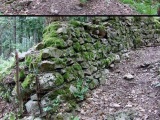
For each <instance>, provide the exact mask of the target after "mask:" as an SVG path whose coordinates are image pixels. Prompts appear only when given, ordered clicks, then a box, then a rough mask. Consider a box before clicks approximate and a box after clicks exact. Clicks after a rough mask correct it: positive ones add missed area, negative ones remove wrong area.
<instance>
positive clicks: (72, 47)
mask: <svg viewBox="0 0 160 120" xmlns="http://www.w3.org/2000/svg"><path fill="white" fill-rule="evenodd" d="M159 42H160V23H159V22H158V20H154V18H146V17H101V18H94V19H93V20H92V22H88V23H83V22H79V21H71V22H69V23H65V22H54V23H52V24H50V25H49V26H48V27H46V29H45V30H44V35H43V41H42V42H41V43H39V44H38V45H37V46H36V47H35V48H34V49H35V51H33V52H31V53H30V54H27V55H26V56H25V60H24V63H25V69H24V70H23V69H22V71H24V73H25V78H24V79H23V80H22V89H23V92H24V93H23V94H24V96H27V95H29V96H31V95H32V94H33V93H35V88H36V84H35V76H36V75H37V76H38V79H39V83H40V86H41V87H40V88H41V92H42V93H40V94H41V104H42V107H43V110H44V112H46V113H49V111H50V110H51V111H52V112H53V111H54V112H55V113H56V112H66V111H67V112H70V111H72V110H73V109H74V108H76V106H77V105H76V103H77V102H79V101H81V100H84V99H85V95H86V92H87V91H89V90H92V89H94V88H96V87H97V86H98V85H100V84H103V83H105V80H106V77H107V73H108V70H107V68H108V67H109V66H110V64H112V63H115V62H119V61H120V54H121V52H124V51H126V50H128V49H135V48H138V47H141V46H151V45H159ZM28 71H29V72H28ZM56 100H57V101H58V105H57V104H56V105H57V106H61V107H57V106H56V107H55V106H53V104H55V102H57V101H56ZM31 101H33V100H32V99H31V100H30V101H29V103H31V104H32V102H31ZM33 102H34V103H35V101H33ZM27 105H28V102H27V104H26V107H27V110H29V111H28V112H30V113H32V114H35V113H37V114H38V113H39V111H34V110H32V108H28V106H27ZM60 108H63V111H61V110H60ZM61 117H62V118H63V117H64V116H63V115H62V116H61ZM54 119H56V118H55V116H54Z"/></svg>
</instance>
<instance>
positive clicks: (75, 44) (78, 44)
mask: <svg viewBox="0 0 160 120" xmlns="http://www.w3.org/2000/svg"><path fill="white" fill-rule="evenodd" d="M73 48H74V50H75V51H76V52H80V51H81V50H82V48H81V45H80V43H79V42H76V43H74V45H73Z"/></svg>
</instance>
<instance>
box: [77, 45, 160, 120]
mask: <svg viewBox="0 0 160 120" xmlns="http://www.w3.org/2000/svg"><path fill="white" fill-rule="evenodd" d="M159 68H160V47H148V48H143V49H140V50H136V51H131V52H130V53H129V59H124V58H123V60H122V61H121V62H120V63H118V64H117V65H116V67H115V69H114V70H113V71H110V72H109V75H108V80H107V81H106V84H104V85H102V86H100V87H99V88H98V89H96V90H94V92H93V93H92V94H91V97H89V98H87V100H86V101H85V102H83V103H82V109H81V111H80V113H79V116H80V118H81V120H160V89H159V88H158V87H157V88H156V87H155V86H154V85H155V84H156V83H158V81H159V80H160V76H158V74H157V71H158V70H159ZM126 73H131V74H133V76H134V79H133V80H131V81H127V80H125V79H124V78H123V76H124V75H125V74H126Z"/></svg>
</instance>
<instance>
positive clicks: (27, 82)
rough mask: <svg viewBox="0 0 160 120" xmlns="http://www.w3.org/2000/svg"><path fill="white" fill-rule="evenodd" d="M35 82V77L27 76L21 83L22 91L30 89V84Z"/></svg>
mask: <svg viewBox="0 0 160 120" xmlns="http://www.w3.org/2000/svg"><path fill="white" fill-rule="evenodd" d="M34 80H35V76H34V75H33V74H28V75H27V76H26V78H25V79H24V81H23V82H22V87H23V89H30V84H31V83H32V82H33V81H34Z"/></svg>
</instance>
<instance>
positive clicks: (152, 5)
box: [121, 0, 159, 15]
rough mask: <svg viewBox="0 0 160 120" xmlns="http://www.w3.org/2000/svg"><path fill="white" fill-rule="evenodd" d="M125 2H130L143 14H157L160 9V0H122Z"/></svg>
mask: <svg viewBox="0 0 160 120" xmlns="http://www.w3.org/2000/svg"><path fill="white" fill-rule="evenodd" d="M121 1H122V2H123V3H125V4H130V5H131V6H133V7H134V8H136V10H137V11H138V12H139V13H142V14H147V15H148V14H149V15H156V14H157V9H158V4H159V3H158V0H157V1H156V0H154V1H153V0H121Z"/></svg>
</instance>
